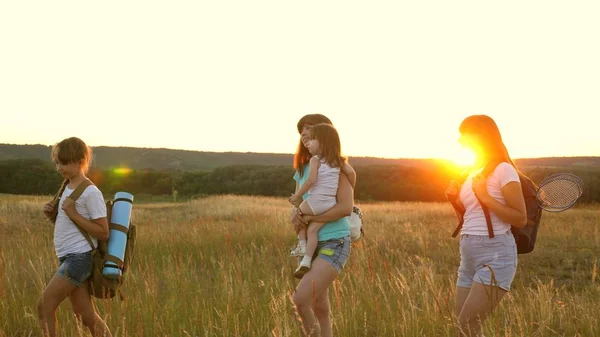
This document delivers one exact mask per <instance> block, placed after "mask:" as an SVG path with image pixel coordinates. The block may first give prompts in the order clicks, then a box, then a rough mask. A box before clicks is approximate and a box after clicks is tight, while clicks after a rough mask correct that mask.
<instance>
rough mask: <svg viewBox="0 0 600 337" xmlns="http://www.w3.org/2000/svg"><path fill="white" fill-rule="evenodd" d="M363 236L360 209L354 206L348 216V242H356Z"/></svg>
mask: <svg viewBox="0 0 600 337" xmlns="http://www.w3.org/2000/svg"><path fill="white" fill-rule="evenodd" d="M364 235H365V231H364V230H363V213H362V210H361V209H360V207H358V206H356V205H354V206H353V207H352V213H351V214H350V241H358V240H360V239H361V238H362V237H363V236H364Z"/></svg>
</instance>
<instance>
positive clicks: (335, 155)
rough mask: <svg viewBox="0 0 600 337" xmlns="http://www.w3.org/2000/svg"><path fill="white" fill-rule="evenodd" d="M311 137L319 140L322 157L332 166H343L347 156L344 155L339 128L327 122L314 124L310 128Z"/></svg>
mask: <svg viewBox="0 0 600 337" xmlns="http://www.w3.org/2000/svg"><path fill="white" fill-rule="evenodd" d="M310 139H315V140H317V141H319V146H320V148H321V159H323V160H325V162H326V163H327V164H328V165H329V166H331V167H342V165H344V163H346V157H343V156H342V146H341V144H340V136H339V135H338V132H337V130H336V129H335V128H334V127H333V126H331V125H329V124H326V123H320V124H317V125H314V126H313V127H312V128H311V129H310Z"/></svg>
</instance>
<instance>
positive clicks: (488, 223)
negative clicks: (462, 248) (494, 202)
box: [473, 192, 495, 239]
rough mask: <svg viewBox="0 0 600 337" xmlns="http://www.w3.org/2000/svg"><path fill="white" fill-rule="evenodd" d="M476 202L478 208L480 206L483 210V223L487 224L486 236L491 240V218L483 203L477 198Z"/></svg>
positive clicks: (492, 231)
mask: <svg viewBox="0 0 600 337" xmlns="http://www.w3.org/2000/svg"><path fill="white" fill-rule="evenodd" d="M473 193H475V192H473ZM476 197H477V196H476ZM477 201H479V206H481V209H482V210H483V215H484V216H485V222H486V223H487V229H488V235H489V236H490V239H493V238H494V236H495V235H494V228H493V227H492V217H491V216H490V209H489V208H488V207H487V206H486V205H485V204H484V203H483V202H481V200H479V198H477Z"/></svg>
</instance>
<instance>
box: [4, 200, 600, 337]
mask: <svg viewBox="0 0 600 337" xmlns="http://www.w3.org/2000/svg"><path fill="white" fill-rule="evenodd" d="M46 199H47V198H42V197H20V196H0V276H1V278H0V336H30V335H35V336H37V335H39V331H38V328H37V319H36V314H35V304H36V301H37V298H38V296H39V295H40V293H41V291H42V289H43V288H44V286H45V284H46V282H47V281H48V280H49V279H50V278H51V276H52V275H53V273H54V272H55V270H56V264H57V261H56V258H55V257H54V251H53V245H52V228H51V226H50V225H49V224H48V223H47V222H46V221H45V220H44V219H43V215H42V213H41V211H40V210H41V207H42V205H43V202H45V201H46ZM362 208H363V210H364V212H365V216H366V228H365V229H366V232H367V237H366V238H365V239H364V240H363V241H362V242H360V244H358V245H355V246H354V247H353V250H352V254H351V258H350V260H349V262H348V264H347V266H346V267H347V268H346V269H345V271H344V272H343V273H342V275H341V276H340V277H339V279H338V281H336V282H335V283H334V286H333V289H332V290H333V291H332V292H331V303H332V316H333V321H334V332H335V335H336V336H368V337H373V336H454V332H455V328H454V318H453V315H452V311H453V306H454V291H455V287H454V284H455V280H456V269H457V266H458V261H459V256H458V242H457V241H456V240H454V239H452V238H450V233H451V231H452V229H453V226H454V217H453V214H452V210H451V208H450V207H449V206H448V205H444V204H428V203H379V204H366V205H362ZM134 209H135V211H134V221H135V223H136V224H137V225H138V229H139V239H138V243H137V245H138V246H137V251H136V257H135V261H134V264H133V266H132V268H131V274H130V276H129V279H128V280H127V285H126V287H125V289H124V290H125V292H126V296H127V299H126V301H123V302H120V301H118V300H112V301H96V302H95V303H96V305H97V306H98V308H99V311H100V313H101V315H102V316H103V317H104V318H105V319H106V321H107V323H108V325H109V326H110V328H111V329H112V331H113V333H114V335H115V336H274V337H275V336H277V337H283V336H298V331H297V325H296V323H295V321H294V320H293V313H292V305H291V302H290V294H291V292H292V290H293V288H294V286H295V281H294V279H293V277H292V276H291V273H292V270H293V268H294V264H293V263H294V261H293V260H291V259H290V258H289V257H288V256H287V254H288V252H289V249H290V247H291V246H292V245H293V244H294V242H295V238H294V235H293V233H292V231H291V226H290V225H289V223H288V219H287V218H288V212H289V207H288V205H287V202H286V201H284V200H282V199H276V198H261V197H237V196H219V197H210V198H206V199H201V200H196V201H193V202H191V203H184V204H147V205H135V207H134ZM599 215H600V208H598V207H597V206H591V207H585V208H578V209H574V210H570V211H567V212H565V213H561V214H548V213H546V214H545V215H544V220H543V223H542V226H543V227H542V229H541V232H540V236H539V239H538V242H539V243H538V246H537V247H536V250H535V251H534V252H533V253H532V254H528V255H523V256H520V257H519V258H520V260H519V268H518V271H517V276H516V279H515V282H514V288H513V289H514V290H513V291H512V292H511V293H510V295H509V296H508V297H507V300H505V301H504V302H503V303H502V304H501V309H500V310H498V311H497V313H496V314H495V315H494V316H492V317H491V318H490V319H489V320H488V323H487V325H486V335H487V336H528V337H529V336H600V318H599V317H600V315H598V312H599V308H600V280H599V278H598V276H597V273H598V272H597V266H598V263H599V262H600V235H599V230H600V223H598V221H597V219H598V216H599ZM58 316H59V322H60V327H61V330H62V331H63V335H65V336H79V335H86V334H85V333H81V332H79V330H78V329H77V327H76V323H75V320H74V319H73V317H72V315H71V313H70V304H69V303H68V301H67V302H65V303H63V304H62V305H61V307H60V308H59V312H58Z"/></svg>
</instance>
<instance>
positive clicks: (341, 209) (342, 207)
mask: <svg viewBox="0 0 600 337" xmlns="http://www.w3.org/2000/svg"><path fill="white" fill-rule="evenodd" d="M336 197H337V203H336V204H335V206H333V207H332V208H331V209H330V210H328V211H327V212H325V213H323V214H320V215H301V214H298V215H297V220H298V221H299V222H303V223H304V224H309V223H311V222H313V221H314V222H324V223H325V222H329V221H334V220H337V219H340V218H343V217H346V216H349V215H350V214H352V206H353V205H354V191H353V189H352V185H350V182H349V181H348V177H347V176H346V175H345V174H342V175H340V184H339V187H338V191H337V196H336Z"/></svg>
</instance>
